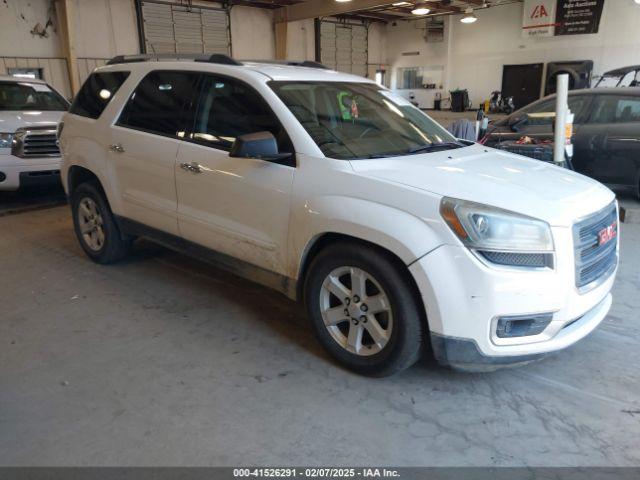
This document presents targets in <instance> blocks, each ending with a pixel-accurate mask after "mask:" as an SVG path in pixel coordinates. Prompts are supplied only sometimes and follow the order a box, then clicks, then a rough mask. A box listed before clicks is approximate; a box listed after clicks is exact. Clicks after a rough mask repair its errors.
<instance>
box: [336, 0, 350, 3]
mask: <svg viewBox="0 0 640 480" xmlns="http://www.w3.org/2000/svg"><path fill="white" fill-rule="evenodd" d="M350 1H351V0H336V2H338V3H347V2H350Z"/></svg>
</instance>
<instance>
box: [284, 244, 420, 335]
mask: <svg viewBox="0 0 640 480" xmlns="http://www.w3.org/2000/svg"><path fill="white" fill-rule="evenodd" d="M338 243H351V244H354V243H355V244H359V245H362V246H367V247H370V248H374V249H376V250H378V251H380V252H382V253H383V254H384V255H386V256H387V257H388V258H389V259H390V260H391V262H392V263H393V264H394V265H395V266H396V267H397V268H398V270H399V271H400V273H401V274H402V275H403V276H404V277H405V278H406V280H407V282H408V283H409V286H410V288H411V290H412V294H413V297H414V298H415V299H416V301H417V306H418V310H419V311H420V315H421V319H422V322H423V324H424V326H425V332H428V331H429V328H428V327H429V324H428V319H427V311H426V308H425V305H424V302H422V300H421V299H422V295H421V294H420V289H419V288H418V284H417V282H416V280H415V278H414V277H413V275H412V274H411V271H410V270H409V268H408V265H407V264H406V263H405V262H404V261H403V260H402V259H401V258H400V257H399V256H398V255H397V254H395V253H394V252H392V251H391V250H389V249H388V248H386V247H384V246H382V245H379V244H377V243H373V242H370V241H368V240H365V239H363V238H358V237H355V236H353V235H349V234H345V233H338V232H324V233H321V234H319V235H316V236H315V237H314V238H313V239H312V240H311V241H310V242H309V244H308V245H307V248H306V249H305V251H304V253H303V256H302V259H301V263H300V270H299V275H298V278H297V281H296V296H297V298H298V299H300V300H303V299H304V285H305V281H306V278H307V274H308V273H309V267H310V265H311V263H312V262H313V259H314V258H316V257H317V256H318V255H319V254H320V252H322V251H323V250H324V249H326V248H327V247H329V246H332V245H335V244H338Z"/></svg>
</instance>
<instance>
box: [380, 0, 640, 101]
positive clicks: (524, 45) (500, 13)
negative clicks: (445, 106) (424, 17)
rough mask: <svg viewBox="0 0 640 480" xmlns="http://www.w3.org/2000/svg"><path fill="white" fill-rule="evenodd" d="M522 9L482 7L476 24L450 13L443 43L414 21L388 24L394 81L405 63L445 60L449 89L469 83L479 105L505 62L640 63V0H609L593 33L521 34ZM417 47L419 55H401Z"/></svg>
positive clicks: (598, 67)
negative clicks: (431, 39) (638, 2)
mask: <svg viewBox="0 0 640 480" xmlns="http://www.w3.org/2000/svg"><path fill="white" fill-rule="evenodd" d="M522 9H523V6H522V4H511V5H507V6H502V7H496V8H492V9H489V10H484V11H478V12H477V16H478V18H479V20H478V22H476V23H475V24H471V25H464V24H462V23H460V22H459V18H460V17H459V16H452V17H449V18H448V21H447V24H448V25H450V26H451V28H450V29H449V28H447V29H446V32H445V42H444V43H441V44H426V43H425V41H424V39H423V38H422V35H423V31H422V30H417V29H416V28H415V22H399V23H398V26H396V27H392V26H391V25H389V26H388V27H387V51H388V61H389V63H390V64H392V67H393V69H394V74H393V77H394V81H395V76H396V75H395V72H396V69H397V68H398V67H400V66H423V65H425V66H428V65H443V66H444V69H445V74H444V78H445V90H448V89H455V88H458V87H460V88H467V89H468V90H469V94H470V96H471V101H472V102H473V103H474V104H476V105H477V104H478V103H479V102H480V101H481V100H483V99H484V98H486V97H488V95H489V94H490V92H491V91H492V90H495V89H499V88H500V87H501V84H502V66H503V65H505V64H519V63H547V62H552V61H564V60H593V61H594V74H595V75H597V74H601V73H603V72H605V71H607V70H610V69H612V68H616V67H622V66H626V65H632V64H637V63H640V37H639V36H638V34H637V32H639V31H640V6H639V5H636V4H635V3H634V2H633V1H631V0H629V1H627V0H613V1H611V0H609V1H607V2H605V4H604V12H603V16H602V21H601V23H600V31H599V33H597V34H594V35H574V36H564V37H550V38H531V39H530V38H522V35H521V26H522ZM447 40H448V41H447ZM412 50H417V51H420V55H419V56H417V57H416V56H413V57H407V56H402V55H401V54H402V52H408V51H412ZM419 93H420V92H419Z"/></svg>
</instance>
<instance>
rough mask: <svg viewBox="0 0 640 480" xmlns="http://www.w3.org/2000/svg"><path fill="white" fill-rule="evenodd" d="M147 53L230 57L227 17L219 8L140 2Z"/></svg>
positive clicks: (226, 13) (225, 11)
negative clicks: (201, 54) (221, 55)
mask: <svg viewBox="0 0 640 480" xmlns="http://www.w3.org/2000/svg"><path fill="white" fill-rule="evenodd" d="M142 20H143V30H144V40H145V47H146V51H147V53H223V54H226V55H230V54H231V40H230V35H229V14H228V12H227V10H224V9H222V8H209V7H186V6H183V5H180V4H173V3H166V2H153V1H144V2H142Z"/></svg>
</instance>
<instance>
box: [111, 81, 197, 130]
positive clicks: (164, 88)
mask: <svg viewBox="0 0 640 480" xmlns="http://www.w3.org/2000/svg"><path fill="white" fill-rule="evenodd" d="M200 78H201V75H200V74H199V73H196V72H184V71H155V72H151V73H149V74H148V75H147V76H146V77H144V78H143V79H142V81H141V82H140V84H139V85H138V86H137V88H136V89H135V91H134V92H133V94H132V95H131V98H129V101H128V102H127V105H126V106H125V108H124V110H123V111H122V114H121V115H120V118H119V119H118V122H117V125H119V126H121V127H127V128H132V129H134V130H141V131H144V132H149V133H155V134H157V135H163V136H166V137H180V138H182V137H184V135H185V133H184V125H185V122H186V121H188V119H186V118H185V117H186V115H187V114H188V112H187V110H189V109H188V107H189V106H190V105H191V102H192V101H193V99H194V96H195V94H196V92H197V88H198V84H199V81H200Z"/></svg>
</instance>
